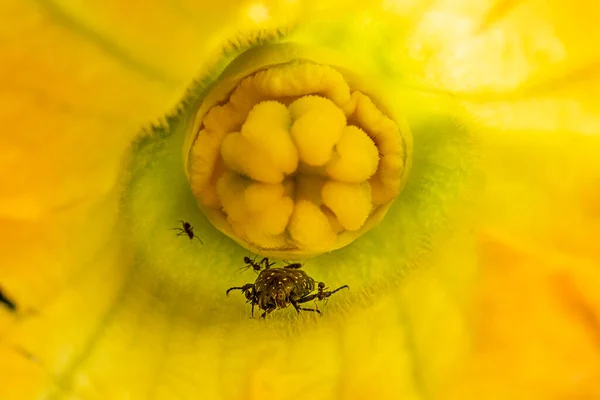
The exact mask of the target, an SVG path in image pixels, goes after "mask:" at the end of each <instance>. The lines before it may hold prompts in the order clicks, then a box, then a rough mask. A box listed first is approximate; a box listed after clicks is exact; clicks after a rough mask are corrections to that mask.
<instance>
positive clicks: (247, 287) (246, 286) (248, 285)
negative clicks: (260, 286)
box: [225, 283, 254, 296]
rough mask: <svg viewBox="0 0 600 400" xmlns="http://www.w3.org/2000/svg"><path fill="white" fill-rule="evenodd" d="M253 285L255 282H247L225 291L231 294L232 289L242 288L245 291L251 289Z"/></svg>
mask: <svg viewBox="0 0 600 400" xmlns="http://www.w3.org/2000/svg"><path fill="white" fill-rule="evenodd" d="M252 287H254V284H252V283H246V284H245V285H244V286H236V287H232V288H229V289H227V291H226V292H225V294H226V295H227V296H229V292H231V291H232V290H241V291H242V292H243V291H246V290H248V289H250V288H252Z"/></svg>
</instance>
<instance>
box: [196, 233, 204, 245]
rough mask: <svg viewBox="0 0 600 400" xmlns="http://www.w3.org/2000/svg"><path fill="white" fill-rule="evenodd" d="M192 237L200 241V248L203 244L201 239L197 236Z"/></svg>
mask: <svg viewBox="0 0 600 400" xmlns="http://www.w3.org/2000/svg"><path fill="white" fill-rule="evenodd" d="M194 237H195V238H196V239H198V240H199V241H200V243H201V244H202V246H204V242H203V241H202V239H200V238H199V237H198V236H197V235H196V236H194Z"/></svg>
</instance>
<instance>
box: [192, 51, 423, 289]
mask: <svg viewBox="0 0 600 400" xmlns="http://www.w3.org/2000/svg"><path fill="white" fill-rule="evenodd" d="M267 47H268V46H267ZM254 51H263V52H267V53H268V52H269V51H275V50H273V49H269V48H267V50H264V49H263V50H254ZM292 53H293V54H296V55H298V54H301V53H302V51H300V50H297V51H296V53H294V52H291V53H290V54H292ZM264 54H265V53H261V55H262V56H261V57H258V56H256V57H251V55H248V56H247V58H246V59H245V60H246V61H247V62H248V63H250V64H252V65H254V66H253V67H252V68H250V67H248V68H249V71H248V73H247V74H243V73H240V72H239V71H238V72H236V73H234V72H230V73H227V70H226V72H225V73H224V75H223V76H222V77H221V79H220V80H219V81H218V82H217V84H216V85H215V87H214V88H212V89H211V90H212V92H210V93H208V94H207V95H206V98H205V99H204V101H203V102H202V103H200V104H199V106H198V111H197V114H196V119H195V121H194V124H193V125H191V128H190V130H189V132H188V136H189V137H188V139H186V143H188V146H189V148H187V150H186V149H185V148H184V153H185V158H186V162H187V165H186V174H187V175H188V179H189V181H190V184H191V187H192V192H193V193H194V195H195V197H196V198H197V200H198V205H199V206H200V208H201V209H202V210H203V211H204V213H205V214H206V216H207V217H208V219H209V220H210V221H211V222H212V223H213V224H214V225H215V227H217V228H218V229H219V230H221V231H222V232H224V233H225V234H227V235H228V236H230V237H232V238H233V239H234V240H236V241H237V242H238V243H240V244H242V245H243V246H245V247H246V248H248V249H251V250H253V251H256V252H260V253H261V254H264V255H266V256H271V255H273V256H276V255H279V256H284V255H285V254H290V253H291V254H294V255H316V254H320V253H322V252H325V251H330V250H333V249H336V248H339V247H342V246H344V245H347V244H348V243H350V242H352V240H354V239H355V238H357V237H358V236H360V235H361V234H363V233H364V232H366V231H367V230H368V229H370V228H371V227H372V226H374V225H375V224H376V223H377V222H378V221H379V220H381V218H382V217H383V215H384V214H385V212H386V211H387V210H388V209H389V207H390V206H391V204H392V202H393V201H394V199H395V198H397V197H398V196H399V194H400V193H401V190H402V187H403V185H404V183H405V181H406V178H407V176H408V172H409V169H410V159H411V153H412V139H411V137H410V132H408V130H407V128H406V127H405V126H404V125H403V124H401V123H398V122H397V121H396V120H395V119H394V118H392V116H390V115H388V114H387V113H386V111H385V109H384V108H382V107H381V105H380V104H379V103H378V102H376V101H374V100H373V99H372V98H371V96H370V95H368V94H367V93H366V92H364V91H363V90H364V87H363V86H360V87H356V86H355V85H354V83H355V80H354V79H351V80H347V76H346V75H345V73H344V72H342V71H341V70H338V69H336V68H334V67H331V66H328V65H324V64H318V63H316V62H312V61H307V58H306V57H299V58H298V59H289V60H287V62H281V59H280V62H276V63H273V64H272V65H268V64H267V65H259V64H257V63H258V62H259V61H256V60H267V59H268V57H266V56H264ZM280 58H281V57H280ZM300 60H302V61H300ZM239 64H240V65H243V63H241V62H240V63H239ZM272 275H273V273H271V276H272ZM267 279H269V277H267ZM286 279H287V278H285V279H284V280H286ZM294 280H295V281H297V279H296V278H294ZM303 284H306V282H304V283H303Z"/></svg>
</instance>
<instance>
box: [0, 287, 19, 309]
mask: <svg viewBox="0 0 600 400" xmlns="http://www.w3.org/2000/svg"><path fill="white" fill-rule="evenodd" d="M0 304H4V306H5V307H6V308H8V309H9V310H10V311H12V312H16V311H17V304H16V303H15V302H14V301H12V300H11V299H9V298H8V297H6V295H5V294H4V293H3V292H2V289H0Z"/></svg>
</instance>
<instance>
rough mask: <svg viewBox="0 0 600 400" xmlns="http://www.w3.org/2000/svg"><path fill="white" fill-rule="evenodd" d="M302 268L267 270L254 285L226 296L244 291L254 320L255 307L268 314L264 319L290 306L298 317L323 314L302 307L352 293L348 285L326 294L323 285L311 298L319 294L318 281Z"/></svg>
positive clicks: (235, 288) (236, 288) (265, 269)
mask: <svg viewBox="0 0 600 400" xmlns="http://www.w3.org/2000/svg"><path fill="white" fill-rule="evenodd" d="M244 261H245V259H244ZM300 267H302V264H300V263H294V264H289V265H287V266H285V267H283V268H268V267H265V268H264V269H262V270H261V271H260V273H259V274H258V277H257V278H256V281H255V282H254V283H247V284H245V285H244V286H238V287H232V288H229V289H227V291H226V292H225V294H226V295H227V296H229V292H231V291H232V290H241V291H242V293H243V294H244V296H245V297H246V303H251V304H252V317H254V306H257V307H258V308H259V309H261V310H263V311H264V312H263V313H262V315H261V316H260V317H261V318H265V317H266V316H267V315H268V314H270V313H271V312H273V311H275V310H276V309H278V308H280V309H283V308H287V307H288V306H289V305H290V304H291V305H292V306H293V307H294V308H295V309H296V312H297V313H298V314H300V311H312V312H316V313H319V314H321V311H319V310H317V309H314V308H304V307H301V306H300V304H302V303H306V302H307V301H311V300H314V299H317V300H324V299H327V298H329V297H330V296H331V295H332V294H334V293H335V292H337V291H339V290H341V289H345V288H346V289H350V288H349V287H348V285H344V286H340V287H339V288H337V289H335V290H332V291H326V290H325V283H323V282H319V283H318V285H317V287H318V290H317V293H313V294H311V292H313V291H314V290H315V280H314V279H313V278H311V277H310V276H308V274H307V273H306V272H304V271H302V270H300Z"/></svg>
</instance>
